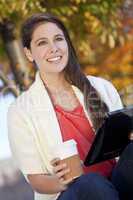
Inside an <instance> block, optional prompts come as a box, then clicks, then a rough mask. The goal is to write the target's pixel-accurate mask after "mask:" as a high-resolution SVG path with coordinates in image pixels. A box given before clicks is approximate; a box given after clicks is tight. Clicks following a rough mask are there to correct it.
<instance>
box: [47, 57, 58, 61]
mask: <svg viewBox="0 0 133 200" xmlns="http://www.w3.org/2000/svg"><path fill="white" fill-rule="evenodd" d="M60 59H61V56H57V57H55V58H49V59H47V61H50V62H53V61H57V60H60Z"/></svg>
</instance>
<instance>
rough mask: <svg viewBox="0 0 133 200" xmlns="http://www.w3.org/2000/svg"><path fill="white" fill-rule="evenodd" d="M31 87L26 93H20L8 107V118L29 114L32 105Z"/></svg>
mask: <svg viewBox="0 0 133 200" xmlns="http://www.w3.org/2000/svg"><path fill="white" fill-rule="evenodd" d="M32 88H33V86H31V87H30V88H29V89H28V90H27V91H24V92H22V93H21V94H20V95H19V96H18V97H17V98H16V99H15V100H14V101H13V102H12V103H11V104H10V106H9V108H8V117H11V118H12V117H15V116H19V117H20V116H21V115H25V114H27V113H28V112H29V110H30V107H31V104H32V98H31V96H32V90H33V89H32Z"/></svg>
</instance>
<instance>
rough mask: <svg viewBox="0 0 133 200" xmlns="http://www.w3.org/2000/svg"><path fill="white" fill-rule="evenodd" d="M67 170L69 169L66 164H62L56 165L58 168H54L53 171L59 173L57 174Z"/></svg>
mask: <svg viewBox="0 0 133 200" xmlns="http://www.w3.org/2000/svg"><path fill="white" fill-rule="evenodd" d="M66 168H67V165H66V163H62V164H58V165H56V166H55V167H54V168H53V171H54V173H57V172H59V171H61V170H64V169H66Z"/></svg>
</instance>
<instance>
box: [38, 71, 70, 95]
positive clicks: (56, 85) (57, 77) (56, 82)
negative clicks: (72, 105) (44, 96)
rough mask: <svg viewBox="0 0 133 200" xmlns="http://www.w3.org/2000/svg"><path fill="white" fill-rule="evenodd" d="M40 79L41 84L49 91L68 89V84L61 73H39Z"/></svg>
mask: <svg viewBox="0 0 133 200" xmlns="http://www.w3.org/2000/svg"><path fill="white" fill-rule="evenodd" d="M40 77H41V79H42V81H43V83H44V84H45V85H46V87H47V88H48V89H49V90H52V91H54V90H58V89H59V90H60V89H61V88H64V87H68V86H69V85H70V84H69V83H68V82H67V81H66V80H65V78H64V74H63V73H47V75H46V74H45V73H43V72H40Z"/></svg>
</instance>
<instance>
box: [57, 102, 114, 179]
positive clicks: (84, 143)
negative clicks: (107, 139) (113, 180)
mask: <svg viewBox="0 0 133 200" xmlns="http://www.w3.org/2000/svg"><path fill="white" fill-rule="evenodd" d="M54 107H55V111H56V115H57V119H58V121H59V125H60V129H61V133H62V138H63V141H66V140H70V139H74V140H75V141H76V142H77V148H78V151H79V156H80V159H81V160H83V161H84V159H85V157H86V155H87V152H88V150H89V149H90V146H91V144H92V142H93V139H94V136H95V134H94V132H93V130H92V127H91V126H90V123H89V121H88V119H87V118H86V116H85V113H84V110H83V107H82V106H81V105H78V106H77V107H76V108H75V109H74V110H72V111H66V110H64V109H63V108H62V107H60V106H59V105H54ZM114 165H115V160H108V161H104V162H101V163H98V164H95V165H92V166H90V167H84V172H85V173H88V172H98V173H100V174H102V175H104V176H106V177H108V176H110V174H111V172H112V169H113V167H114Z"/></svg>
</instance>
